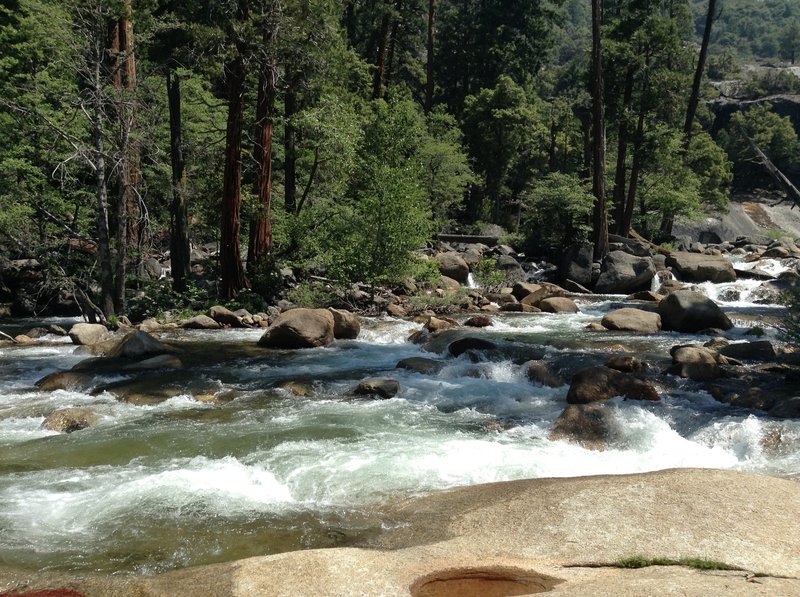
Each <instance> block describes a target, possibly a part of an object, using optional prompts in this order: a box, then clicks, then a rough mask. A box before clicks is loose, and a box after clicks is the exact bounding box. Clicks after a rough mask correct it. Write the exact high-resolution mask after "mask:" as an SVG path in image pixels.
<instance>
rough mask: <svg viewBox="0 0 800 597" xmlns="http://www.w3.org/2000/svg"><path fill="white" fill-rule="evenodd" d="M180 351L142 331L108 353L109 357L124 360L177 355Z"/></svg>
mask: <svg viewBox="0 0 800 597" xmlns="http://www.w3.org/2000/svg"><path fill="white" fill-rule="evenodd" d="M179 352H181V351H180V350H179V349H177V348H175V347H174V346H171V345H169V344H166V343H165V342H161V340H157V339H156V338H154V337H153V336H151V335H150V334H148V333H147V332H143V331H141V330H139V331H135V332H130V333H129V334H126V335H125V337H124V338H123V339H122V340H121V341H120V342H119V344H117V345H116V347H114V348H113V349H112V350H110V351H108V352H107V353H106V356H108V357H114V358H123V359H141V358H142V357H147V356H156V355H168V354H177V353H179Z"/></svg>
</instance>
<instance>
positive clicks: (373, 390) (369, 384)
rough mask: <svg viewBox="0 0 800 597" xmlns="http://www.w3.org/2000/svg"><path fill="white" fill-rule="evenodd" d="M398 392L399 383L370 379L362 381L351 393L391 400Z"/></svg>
mask: <svg viewBox="0 0 800 597" xmlns="http://www.w3.org/2000/svg"><path fill="white" fill-rule="evenodd" d="M399 391H400V382H398V381H396V380H394V379H380V378H377V377H371V378H369V379H365V380H362V381H361V383H360V384H358V387H356V389H355V390H354V391H353V393H354V394H356V395H358V396H365V395H366V396H378V397H379V398H392V397H394V396H395V395H397V393H398V392H399Z"/></svg>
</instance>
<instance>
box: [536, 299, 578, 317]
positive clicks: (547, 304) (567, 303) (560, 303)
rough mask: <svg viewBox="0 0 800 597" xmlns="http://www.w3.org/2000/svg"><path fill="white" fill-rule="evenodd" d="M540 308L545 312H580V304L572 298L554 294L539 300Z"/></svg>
mask: <svg viewBox="0 0 800 597" xmlns="http://www.w3.org/2000/svg"><path fill="white" fill-rule="evenodd" d="M538 308H539V309H541V310H542V311H543V312H545V313H578V312H579V311H580V309H578V305H576V304H575V301H573V300H572V299H570V298H567V297H564V296H554V297H550V298H546V299H544V300H542V301H540V302H539V305H538Z"/></svg>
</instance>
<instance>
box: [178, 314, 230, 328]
mask: <svg viewBox="0 0 800 597" xmlns="http://www.w3.org/2000/svg"><path fill="white" fill-rule="evenodd" d="M181 327H182V328H183V329H185V330H218V329H220V328H221V327H222V324H220V323H219V322H218V321H215V320H213V319H211V318H210V317H209V316H208V315H196V316H195V317H190V318H189V319H187V320H186V321H184V322H183V323H182V324H181Z"/></svg>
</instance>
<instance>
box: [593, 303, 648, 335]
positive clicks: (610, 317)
mask: <svg viewBox="0 0 800 597" xmlns="http://www.w3.org/2000/svg"><path fill="white" fill-rule="evenodd" d="M600 323H601V324H602V325H603V327H604V328H606V329H609V330H619V331H624V332H645V333H648V334H654V333H656V332H659V331H661V316H660V315H659V314H658V313H652V312H650V311H643V310H642V309H633V308H631V307H623V308H622V309H617V310H616V311H612V312H611V313H607V314H606V315H605V317H603V320H602V321H601V322H600Z"/></svg>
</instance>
